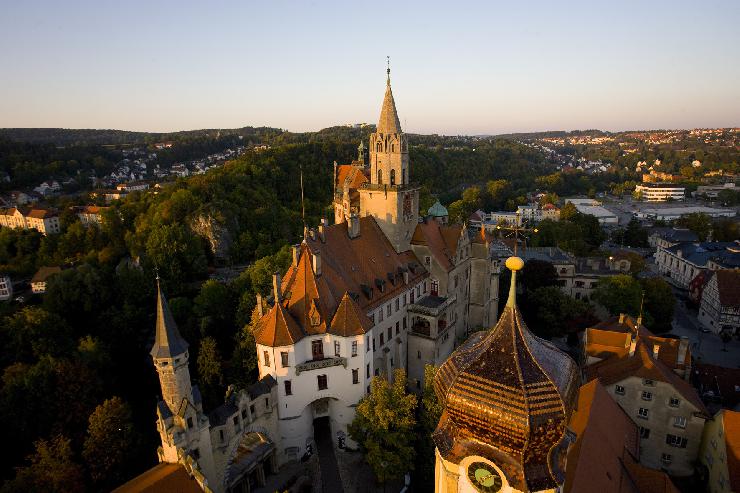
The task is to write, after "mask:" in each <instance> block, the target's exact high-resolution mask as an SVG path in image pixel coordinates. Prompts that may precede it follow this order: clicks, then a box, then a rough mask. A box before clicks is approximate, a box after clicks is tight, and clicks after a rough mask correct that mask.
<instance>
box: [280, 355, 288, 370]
mask: <svg viewBox="0 0 740 493" xmlns="http://www.w3.org/2000/svg"><path fill="white" fill-rule="evenodd" d="M280 364H281V365H283V368H287V367H288V353H287V352H286V351H281V352H280Z"/></svg>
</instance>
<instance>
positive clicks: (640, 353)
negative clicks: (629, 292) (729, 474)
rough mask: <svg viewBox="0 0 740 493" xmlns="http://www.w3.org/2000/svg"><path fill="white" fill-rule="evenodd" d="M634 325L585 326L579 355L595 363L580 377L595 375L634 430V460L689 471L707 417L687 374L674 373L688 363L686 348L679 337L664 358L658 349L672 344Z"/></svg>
mask: <svg viewBox="0 0 740 493" xmlns="http://www.w3.org/2000/svg"><path fill="white" fill-rule="evenodd" d="M631 322H632V321H631V320H630V321H628V323H631ZM623 323H624V320H623ZM635 323H636V325H637V329H633V330H634V332H632V333H631V334H630V333H621V332H616V331H615V332H611V331H603V330H601V331H599V329H597V330H594V331H592V330H591V329H588V330H587V333H586V337H585V340H584V346H585V347H584V354H585V355H586V358H587V360H588V358H589V357H591V358H596V359H598V361H596V362H593V363H591V364H588V365H587V366H586V367H585V369H584V374H585V378H586V381H591V380H593V379H598V380H599V382H600V383H601V384H602V385H604V387H605V388H606V389H607V391H608V392H609V394H610V395H611V396H612V397H613V398H614V400H615V401H616V402H617V404H619V406H620V407H621V408H622V409H623V410H624V411H625V413H627V415H628V416H629V417H630V418H631V419H632V420H633V421H634V422H635V424H636V425H637V426H638V427H639V428H640V437H641V440H640V449H641V452H640V464H642V465H643V466H646V467H650V468H653V469H663V470H665V471H666V472H667V473H668V474H670V475H675V476H685V475H690V474H692V473H693V471H694V463H695V461H696V459H697V458H698V454H699V448H700V444H701V436H702V430H703V428H704V422H705V420H706V419H708V418H709V415H708V412H707V410H706V407H705V406H704V403H703V402H702V400H701V399H700V398H699V395H698V394H697V393H696V390H694V388H693V387H692V386H691V385H690V384H689V382H688V381H687V380H686V378H688V376H685V377H684V378H682V377H681V376H680V375H679V374H678V371H684V372H685V371H687V370H688V368H687V366H689V367H690V358H689V357H688V356H689V354H688V349H687V352H686V353H684V352H683V348H682V346H681V341H676V343H677V344H676V346H677V348H676V349H677V351H676V352H675V353H672V354H669V355H668V357H667V358H666V357H665V356H662V355H661V353H662V352H663V350H664V349H665V348H671V349H673V346H667V345H666V344H665V343H664V342H663V341H656V340H655V336H653V335H652V334H651V333H650V332H649V331H648V330H647V329H645V328H644V327H642V326H641V325H640V324H639V320H638V321H635ZM597 331H599V332H600V333H599V332H597ZM628 337H629V339H630V344H629V346H627V347H625V346H626V342H627V338H628ZM620 338H621V341H620ZM687 346H688V344H685V343H684V347H687ZM682 356H683V360H682ZM602 358H603V359H602ZM666 363H669V364H666ZM688 371H690V370H688Z"/></svg>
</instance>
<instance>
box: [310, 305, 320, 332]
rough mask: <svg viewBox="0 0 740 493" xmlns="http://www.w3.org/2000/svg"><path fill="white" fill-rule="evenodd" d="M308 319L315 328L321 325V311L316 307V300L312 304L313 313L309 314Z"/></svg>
mask: <svg viewBox="0 0 740 493" xmlns="http://www.w3.org/2000/svg"><path fill="white" fill-rule="evenodd" d="M308 317H309V319H310V320H311V325H313V326H314V327H316V326H317V325H319V324H321V316H320V315H319V310H318V308H317V307H316V301H315V300H314V301H313V303H311V312H310V313H309V314H308Z"/></svg>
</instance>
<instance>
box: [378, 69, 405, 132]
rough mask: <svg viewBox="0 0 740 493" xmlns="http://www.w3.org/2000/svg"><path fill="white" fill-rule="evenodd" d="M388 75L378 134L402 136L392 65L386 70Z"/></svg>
mask: <svg viewBox="0 0 740 493" xmlns="http://www.w3.org/2000/svg"><path fill="white" fill-rule="evenodd" d="M389 63H390V62H389ZM386 74H387V77H388V78H387V80H386V86H385V97H384V98H383V107H382V108H381V110H380V120H378V128H377V132H378V133H381V134H400V133H401V121H400V120H399V119H398V112H397V111H396V102H395V101H394V100H393V91H392V90H391V69H390V65H389V66H388V68H387V69H386Z"/></svg>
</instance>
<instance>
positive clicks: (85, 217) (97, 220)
mask: <svg viewBox="0 0 740 493" xmlns="http://www.w3.org/2000/svg"><path fill="white" fill-rule="evenodd" d="M108 209H109V207H100V206H97V205H85V206H82V207H75V208H74V210H75V212H76V213H77V217H78V218H79V219H80V222H81V223H82V225H83V226H89V225H91V224H95V225H100V224H101V223H102V221H103V215H102V213H103V211H106V210H108Z"/></svg>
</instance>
